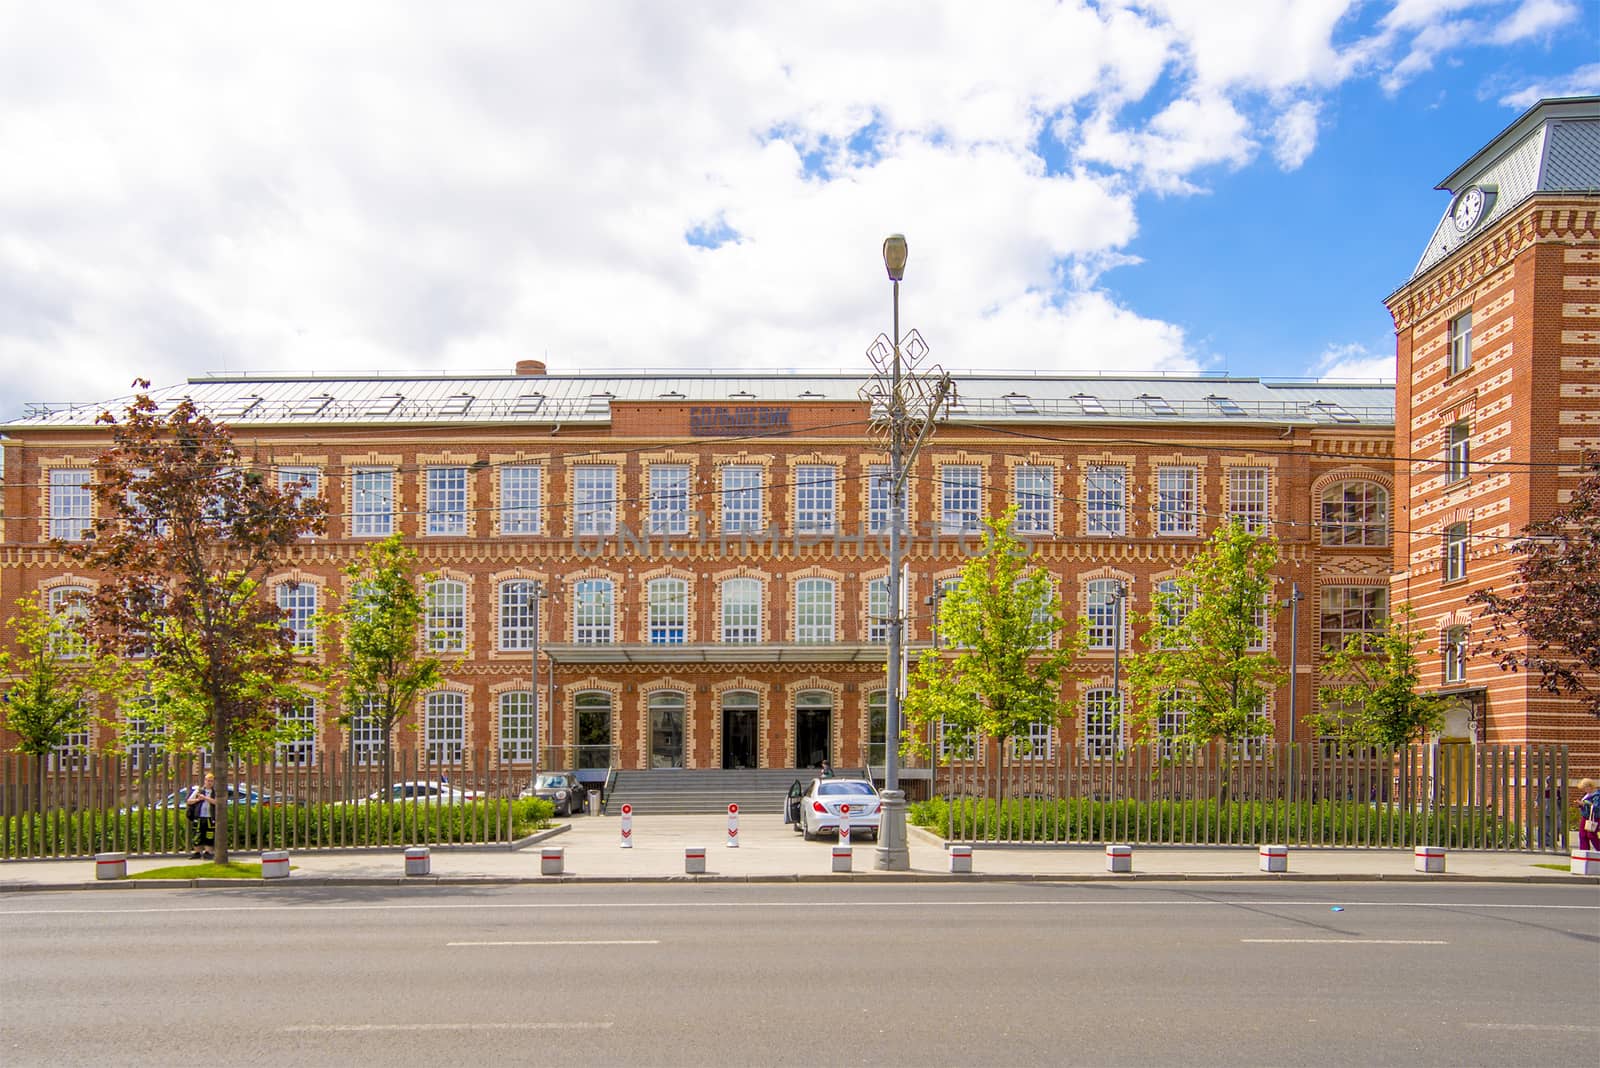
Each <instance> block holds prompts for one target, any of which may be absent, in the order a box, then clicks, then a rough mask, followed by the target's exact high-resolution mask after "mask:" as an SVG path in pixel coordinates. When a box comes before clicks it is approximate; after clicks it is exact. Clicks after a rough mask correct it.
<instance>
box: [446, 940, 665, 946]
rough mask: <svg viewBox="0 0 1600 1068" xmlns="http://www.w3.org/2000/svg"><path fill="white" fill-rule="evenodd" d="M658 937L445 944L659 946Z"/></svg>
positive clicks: (456, 944) (458, 944) (455, 943)
mask: <svg viewBox="0 0 1600 1068" xmlns="http://www.w3.org/2000/svg"><path fill="white" fill-rule="evenodd" d="M660 944H661V939H659V938H596V939H592V940H590V941H587V942H446V943H445V945H446V946H659V945H660Z"/></svg>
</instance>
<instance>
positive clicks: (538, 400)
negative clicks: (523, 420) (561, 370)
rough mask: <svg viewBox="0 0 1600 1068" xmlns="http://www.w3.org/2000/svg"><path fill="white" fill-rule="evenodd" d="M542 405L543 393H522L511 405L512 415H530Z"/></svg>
mask: <svg viewBox="0 0 1600 1068" xmlns="http://www.w3.org/2000/svg"><path fill="white" fill-rule="evenodd" d="M542 407H544V394H543V393H524V394H522V395H520V396H519V397H517V399H516V401H515V402H514V403H513V404H512V405H511V414H512V415H532V414H533V413H534V412H537V411H538V410H539V409H540V408H542Z"/></svg>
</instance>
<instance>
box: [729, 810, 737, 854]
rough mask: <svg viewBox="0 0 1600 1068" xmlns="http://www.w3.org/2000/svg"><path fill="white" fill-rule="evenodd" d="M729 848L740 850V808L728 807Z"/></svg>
mask: <svg viewBox="0 0 1600 1068" xmlns="http://www.w3.org/2000/svg"><path fill="white" fill-rule="evenodd" d="M728 848H729V849H738V848H739V806H738V805H729V806H728Z"/></svg>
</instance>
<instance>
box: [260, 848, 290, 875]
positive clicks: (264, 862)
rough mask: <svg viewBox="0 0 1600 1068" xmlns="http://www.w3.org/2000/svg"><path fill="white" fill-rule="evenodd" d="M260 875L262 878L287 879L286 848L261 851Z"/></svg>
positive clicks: (287, 862) (287, 853) (287, 856)
mask: <svg viewBox="0 0 1600 1068" xmlns="http://www.w3.org/2000/svg"><path fill="white" fill-rule="evenodd" d="M261 877H262V878H263V879H287V878H288V877H289V852H288V850H285V849H270V850H268V851H267V852H265V853H262V854H261Z"/></svg>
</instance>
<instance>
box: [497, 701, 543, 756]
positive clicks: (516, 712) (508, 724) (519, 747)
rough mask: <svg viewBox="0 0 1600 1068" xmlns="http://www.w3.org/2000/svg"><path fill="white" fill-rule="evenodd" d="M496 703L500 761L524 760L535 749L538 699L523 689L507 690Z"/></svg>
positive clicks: (536, 751) (536, 743) (536, 742)
mask: <svg viewBox="0 0 1600 1068" xmlns="http://www.w3.org/2000/svg"><path fill="white" fill-rule="evenodd" d="M496 703H497V705H498V706H499V707H498V708H497V710H496V711H497V712H498V713H499V717H500V761H501V763H504V764H511V763H518V762H521V763H528V762H529V761H531V760H533V759H534V757H535V756H536V755H537V754H538V752H539V715H538V707H537V705H538V702H537V701H536V700H535V698H534V695H533V694H532V693H530V692H529V691H527V690H508V691H506V692H505V693H502V694H501V695H500V696H499V699H498V700H497V702H496Z"/></svg>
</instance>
